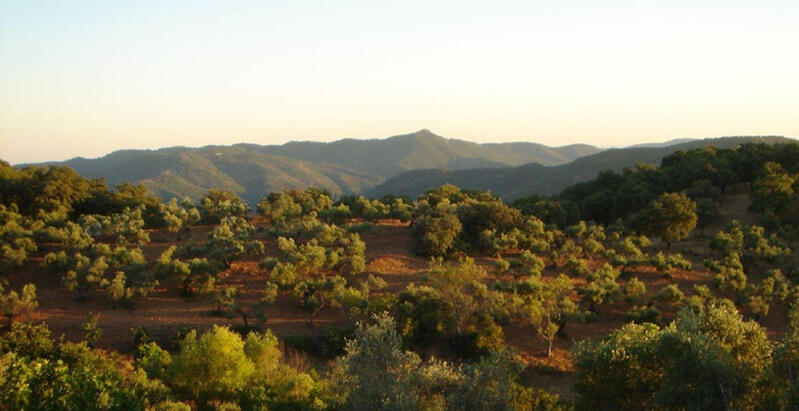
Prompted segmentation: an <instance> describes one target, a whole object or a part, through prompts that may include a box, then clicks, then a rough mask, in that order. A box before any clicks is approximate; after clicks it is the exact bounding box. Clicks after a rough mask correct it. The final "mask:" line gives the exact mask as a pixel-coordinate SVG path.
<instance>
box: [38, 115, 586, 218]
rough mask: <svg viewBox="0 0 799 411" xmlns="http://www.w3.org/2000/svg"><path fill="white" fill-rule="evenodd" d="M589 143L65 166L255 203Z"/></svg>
mask: <svg viewBox="0 0 799 411" xmlns="http://www.w3.org/2000/svg"><path fill="white" fill-rule="evenodd" d="M599 151H600V149H598V148H596V147H593V146H589V145H582V144H576V145H569V146H564V147H548V146H544V145H541V144H535V143H502V144H477V143H472V142H468V141H463V140H457V139H447V138H444V137H441V136H438V135H436V134H433V133H432V132H430V131H429V130H420V131H418V132H415V133H411V134H405V135H399V136H394V137H389V138H386V139H374V140H354V139H345V140H339V141H334V142H331V143H317V142H291V143H287V144H285V145H281V146H274V145H273V146H262V145H255V144H236V145H233V146H206V147H200V148H187V147H173V148H166V149H160V150H122V151H116V152H113V153H111V154H108V155H106V156H104V157H101V158H96V159H85V158H76V159H72V160H68V161H65V162H63V163H51V164H58V165H67V166H69V167H72V168H73V169H75V170H76V171H77V172H78V173H80V174H81V175H83V176H84V177H88V178H101V177H102V178H105V179H106V181H107V183H108V184H109V186H111V187H113V186H115V185H117V184H120V183H124V182H133V183H141V184H143V185H144V186H146V187H147V188H148V189H149V190H151V191H152V192H153V193H154V194H157V195H159V196H161V197H163V198H169V197H174V196H178V197H182V196H186V195H187V196H189V197H192V198H194V199H197V198H199V197H200V196H202V195H203V194H204V193H205V192H206V191H207V190H208V189H210V188H220V189H226V190H231V191H234V192H236V193H237V194H238V195H240V196H241V197H242V198H244V199H245V200H246V201H248V202H249V203H250V204H255V203H257V201H258V199H259V198H261V197H263V196H264V195H266V194H268V193H269V192H272V191H281V190H284V189H287V188H307V187H316V188H322V189H325V190H328V191H329V192H331V193H332V194H345V193H360V192H363V191H364V190H365V189H367V188H369V187H372V186H375V185H377V184H379V183H381V182H383V181H384V180H385V179H386V178H389V177H392V176H394V175H396V174H398V173H401V172H404V171H408V170H413V169H419V168H447V169H463V168H480V167H500V166H516V165H520V164H525V163H530V162H535V163H540V164H545V165H556V164H564V163H568V162H570V161H573V160H574V159H576V158H579V157H581V156H585V155H590V154H594V153H597V152H599Z"/></svg>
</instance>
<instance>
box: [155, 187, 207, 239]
mask: <svg viewBox="0 0 799 411" xmlns="http://www.w3.org/2000/svg"><path fill="white" fill-rule="evenodd" d="M160 210H161V215H162V217H163V219H164V222H165V223H166V228H167V230H168V231H169V232H170V233H177V241H180V237H181V234H182V233H186V232H188V231H189V230H190V229H191V226H193V225H195V224H197V223H199V222H200V219H201V216H200V211H199V210H198V209H197V207H194V204H192V202H191V199H190V198H188V197H185V198H183V200H182V201H181V202H180V203H178V199H177V198H172V199H170V200H169V202H168V203H166V204H164V203H162V204H160Z"/></svg>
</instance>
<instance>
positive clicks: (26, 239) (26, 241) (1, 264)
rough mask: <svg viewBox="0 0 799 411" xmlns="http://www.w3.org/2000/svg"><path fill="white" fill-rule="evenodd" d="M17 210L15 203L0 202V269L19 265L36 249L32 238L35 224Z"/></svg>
mask: <svg viewBox="0 0 799 411" xmlns="http://www.w3.org/2000/svg"><path fill="white" fill-rule="evenodd" d="M18 211H19V210H18V209H17V206H16V204H12V205H11V206H10V207H6V206H5V205H2V204H0V270H4V269H9V268H14V267H21V266H22V265H23V264H24V263H25V261H27V259H28V255H29V254H30V253H32V252H34V251H36V250H37V249H38V247H37V246H36V242H35V241H34V239H33V228H37V227H36V225H34V224H33V222H31V221H30V220H28V219H27V218H25V217H23V216H22V215H21V214H19V213H18Z"/></svg>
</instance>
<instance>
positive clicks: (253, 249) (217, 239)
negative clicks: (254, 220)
mask: <svg viewBox="0 0 799 411" xmlns="http://www.w3.org/2000/svg"><path fill="white" fill-rule="evenodd" d="M252 231H253V227H252V225H250V224H249V223H248V222H247V221H246V220H244V219H243V218H240V217H225V218H224V219H222V223H221V224H219V225H218V226H216V227H214V229H213V230H211V232H210V233H209V234H208V241H207V243H206V246H205V247H206V249H207V250H208V251H207V252H208V255H209V257H211V258H213V259H215V260H217V261H219V262H221V263H222V264H223V265H224V266H225V268H230V265H231V263H232V262H233V261H234V260H235V259H236V258H238V257H239V256H241V255H244V254H249V255H253V254H260V253H263V252H264V245H263V243H261V242H260V241H257V240H250V233H251V232H252Z"/></svg>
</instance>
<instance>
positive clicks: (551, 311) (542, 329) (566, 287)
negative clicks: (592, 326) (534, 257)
mask: <svg viewBox="0 0 799 411" xmlns="http://www.w3.org/2000/svg"><path fill="white" fill-rule="evenodd" d="M531 282H532V283H533V285H532V286H531V288H532V289H533V290H534V291H533V292H532V293H530V294H529V295H528V296H527V298H526V309H527V315H528V320H529V321H530V323H531V324H532V325H533V326H534V327H535V329H536V331H537V332H538V334H539V335H541V337H543V338H544V340H546V342H547V358H549V357H550V356H551V355H552V343H553V341H554V339H555V336H556V335H557V334H558V331H559V330H560V329H561V326H562V325H564V326H565V324H566V320H567V318H569V317H570V316H573V315H574V314H576V313H577V312H578V310H577V305H576V304H575V303H574V302H573V301H572V299H571V294H572V293H573V291H574V287H573V286H572V282H571V280H570V279H569V277H567V276H565V275H563V274H561V275H560V276H558V277H556V278H554V279H552V280H550V281H544V280H541V279H540V278H536V279H532V280H531Z"/></svg>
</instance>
